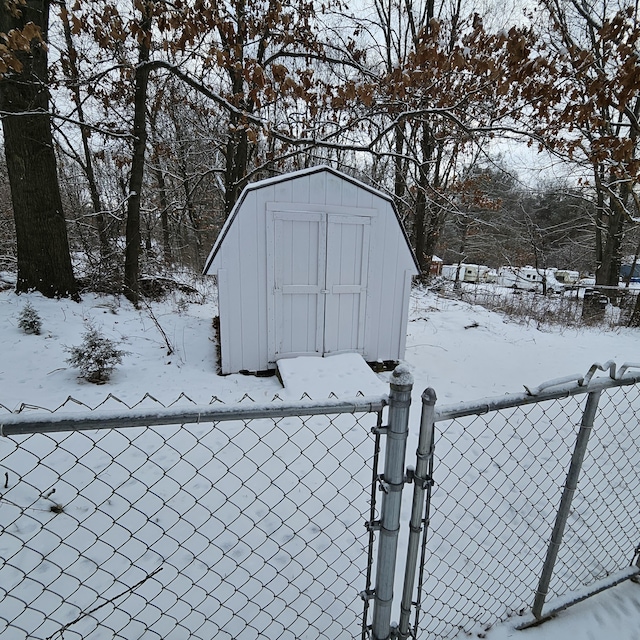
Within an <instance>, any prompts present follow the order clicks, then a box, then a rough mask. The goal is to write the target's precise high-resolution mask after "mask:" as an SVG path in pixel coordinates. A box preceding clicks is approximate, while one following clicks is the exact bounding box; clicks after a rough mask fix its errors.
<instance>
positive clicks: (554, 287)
mask: <svg viewBox="0 0 640 640" xmlns="http://www.w3.org/2000/svg"><path fill="white" fill-rule="evenodd" d="M497 283H498V284H499V285H500V286H503V287H511V288H512V289H522V290H523V291H537V292H538V293H543V291H544V289H545V284H546V290H547V291H548V292H550V293H561V292H562V291H564V286H563V285H562V284H561V283H560V282H558V280H557V279H556V277H555V274H554V271H553V270H551V269H536V268H535V267H530V266H526V267H500V269H498V279H497Z"/></svg>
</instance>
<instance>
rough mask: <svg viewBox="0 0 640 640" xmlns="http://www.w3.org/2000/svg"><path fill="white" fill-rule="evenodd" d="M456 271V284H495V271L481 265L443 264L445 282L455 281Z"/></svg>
mask: <svg viewBox="0 0 640 640" xmlns="http://www.w3.org/2000/svg"><path fill="white" fill-rule="evenodd" d="M456 271H458V278H457V279H458V282H472V283H478V282H495V281H496V277H497V274H496V271H495V269H490V268H489V267H487V266H485V265H483V264H465V263H462V264H460V265H457V264H445V265H443V267H442V275H443V276H444V277H445V278H447V280H455V279H456Z"/></svg>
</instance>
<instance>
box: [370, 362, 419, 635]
mask: <svg viewBox="0 0 640 640" xmlns="http://www.w3.org/2000/svg"><path fill="white" fill-rule="evenodd" d="M412 389H413V376H412V375H411V373H410V371H409V369H408V368H407V367H406V366H405V365H398V366H397V367H396V368H395V369H394V371H393V374H392V376H391V392H390V394H389V425H388V427H387V428H386V430H384V433H385V435H386V436H387V441H386V448H385V460H384V475H383V477H382V478H381V486H382V489H383V492H384V493H383V495H382V503H381V507H380V543H379V545H378V561H377V564H376V583H375V591H374V601H373V622H372V633H373V638H374V640H387V638H389V637H390V635H391V605H392V602H393V582H394V578H395V571H396V556H397V550H398V532H399V530H400V507H401V502H402V488H403V486H404V481H405V469H404V462H405V455H406V448H407V435H408V432H409V408H410V406H411V390H412Z"/></svg>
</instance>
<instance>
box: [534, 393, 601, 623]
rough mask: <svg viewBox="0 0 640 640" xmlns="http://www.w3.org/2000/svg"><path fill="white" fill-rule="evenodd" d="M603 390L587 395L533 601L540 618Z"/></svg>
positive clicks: (535, 613)
mask: <svg viewBox="0 0 640 640" xmlns="http://www.w3.org/2000/svg"><path fill="white" fill-rule="evenodd" d="M601 393H602V392H601V391H592V392H591V393H589V395H588V397H587V404H586V407H585V409H584V413H583V414H582V422H581V424H580V431H579V432H578V437H577V438H576V446H575V448H574V450H573V454H572V455H571V464H570V465H569V472H568V473H567V480H566V482H565V485H564V491H563V492H562V499H561V500H560V506H559V507H558V513H557V515H556V522H555V525H554V527H553V532H552V534H551V541H550V542H549V547H548V549H547V557H546V558H545V561H544V566H543V567H542V574H541V575H540V582H539V583H538V590H537V591H536V596H535V599H534V602H533V608H532V613H533V615H534V616H535V617H536V619H540V618H541V617H542V607H544V603H545V600H546V598H547V593H548V592H549V583H550V582H551V576H552V575H553V568H554V565H555V562H556V558H557V557H558V551H559V550H560V544H561V542H562V536H563V534H564V529H565V526H566V524H567V519H568V518H569V512H570V510H571V501H572V500H573V495H574V494H575V491H576V488H577V486H578V478H579V476H580V470H581V469H582V462H583V461H584V456H585V454H586V452H587V444H588V443H589V436H590V435H591V429H592V428H593V421H594V418H595V415H596V410H597V408H598V402H599V401H600V394H601Z"/></svg>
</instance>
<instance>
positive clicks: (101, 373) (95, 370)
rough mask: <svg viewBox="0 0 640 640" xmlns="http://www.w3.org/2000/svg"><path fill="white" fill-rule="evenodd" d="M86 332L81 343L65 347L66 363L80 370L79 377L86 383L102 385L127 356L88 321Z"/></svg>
mask: <svg viewBox="0 0 640 640" xmlns="http://www.w3.org/2000/svg"><path fill="white" fill-rule="evenodd" d="M85 326H86V331H85V333H84V335H83V337H82V343H81V344H79V345H77V346H75V347H65V351H68V352H69V354H70V356H69V357H68V358H67V360H66V361H67V363H68V364H70V365H71V366H72V367H75V368H77V369H80V377H81V378H84V379H85V380H87V381H88V382H93V383H95V384H104V383H105V382H107V381H108V380H109V378H110V377H111V374H112V373H113V370H114V369H115V368H116V365H119V364H121V363H122V358H123V357H124V356H126V355H127V352H126V351H122V350H121V349H118V348H117V347H116V343H115V342H114V341H113V340H110V339H109V338H107V337H105V336H104V335H103V334H102V333H101V332H100V330H99V329H98V328H97V327H96V326H95V325H94V324H93V323H92V322H90V321H87V322H86V323H85Z"/></svg>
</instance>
